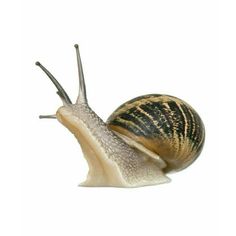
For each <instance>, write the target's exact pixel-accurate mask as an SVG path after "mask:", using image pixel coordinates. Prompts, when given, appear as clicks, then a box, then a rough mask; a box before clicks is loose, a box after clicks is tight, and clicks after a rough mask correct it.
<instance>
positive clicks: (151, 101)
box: [107, 94, 205, 172]
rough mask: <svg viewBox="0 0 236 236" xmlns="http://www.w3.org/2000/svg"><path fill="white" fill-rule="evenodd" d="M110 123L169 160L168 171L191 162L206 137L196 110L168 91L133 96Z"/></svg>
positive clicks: (119, 109) (113, 114)
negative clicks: (163, 93) (162, 93)
mask: <svg viewBox="0 0 236 236" xmlns="http://www.w3.org/2000/svg"><path fill="white" fill-rule="evenodd" d="M107 124H108V126H109V127H110V129H112V130H114V131H116V132H118V133H120V134H122V135H125V136H127V137H129V138H132V139H133V140H134V141H136V142H137V143H139V144H142V145H143V146H145V147H146V148H148V149H149V150H151V151H152V152H154V153H156V154H158V155H159V156H160V157H161V158H162V159H163V160H164V161H165V162H166V164H167V167H166V168H165V171H166V172H169V171H172V170H174V171H178V170H181V169H183V168H185V167H187V166H188V165H190V164H191V163H192V162H193V161H194V160H195V159H196V158H197V157H198V156H199V154H200V152H201V150H202V147H203V144H204V140H205V129H204V125H203V122H202V120H201V118H200V116H199V115H198V114H197V112H196V111H195V110H194V109H193V108H192V107H191V106H190V105H189V104H187V103H186V102H184V101H183V100H181V99H179V98H176V97H173V96H169V95H160V94H150V95H144V96H140V97H137V98H134V99H132V100H130V101H128V102H126V103H124V104H122V105H121V106H120V107H118V108H117V109H116V110H115V111H114V112H113V113H112V115H111V116H110V117H109V118H108V120H107Z"/></svg>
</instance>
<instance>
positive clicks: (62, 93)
mask: <svg viewBox="0 0 236 236" xmlns="http://www.w3.org/2000/svg"><path fill="white" fill-rule="evenodd" d="M35 65H36V66H39V67H40V68H41V69H42V70H43V71H44V72H45V74H46V75H47V76H48V78H49V79H50V80H51V81H52V82H53V84H54V85H55V87H56V88H57V89H58V92H57V94H58V95H59V96H60V98H61V99H62V101H63V102H64V103H66V104H72V102H71V100H70V98H69V96H68V95H67V93H66V91H65V90H64V88H63V87H62V86H61V84H60V83H59V82H58V81H57V80H56V78H55V77H54V76H53V75H52V74H51V73H50V72H49V71H48V70H47V69H46V68H45V67H44V66H43V65H42V64H41V63H40V62H38V61H37V62H36V63H35Z"/></svg>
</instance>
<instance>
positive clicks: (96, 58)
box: [1, 0, 235, 236]
mask: <svg viewBox="0 0 236 236" xmlns="http://www.w3.org/2000/svg"><path fill="white" fill-rule="evenodd" d="M14 6H15V9H16V10H14V9H12V8H10V7H9V10H10V11H11V12H12V15H11V17H10V20H9V21H6V22H7V24H5V28H4V29H6V30H7V32H8V33H9V32H10V31H12V32H10V33H12V35H11V36H9V37H8V38H7V40H6V41H7V42H8V43H9V44H11V45H9V47H8V46H6V44H2V45H1V47H2V49H3V50H2V51H4V52H5V50H4V49H8V53H6V56H5V58H4V59H3V60H2V61H3V62H9V63H11V64H9V65H7V66H4V67H3V68H2V70H3V73H5V75H8V76H9V75H10V77H9V80H8V83H7V86H6V88H5V84H4V86H3V87H2V94H1V95H3V96H4V100H2V101H4V102H3V105H2V106H3V109H4V113H3V114H4V118H5V119H4V122H2V124H1V125H2V126H3V130H5V129H6V131H7V132H6V135H5V139H4V140H7V141H9V142H7V144H6V145H3V146H4V147H3V150H4V152H5V153H9V154H10V155H9V154H8V155H7V156H9V160H6V161H5V162H7V161H8V162H7V164H5V162H3V164H2V166H3V171H2V172H1V175H2V177H1V179H2V180H4V181H3V184H2V187H4V189H6V190H7V191H6V192H8V191H9V194H7V195H5V194H3V200H2V203H3V208H2V209H4V210H5V211H4V215H3V218H2V219H3V220H2V222H3V227H2V228H1V230H3V233H2V234H1V235H19V232H20V229H19V222H20V220H19V219H18V220H17V221H16V222H17V223H13V219H14V218H16V217H17V216H18V215H17V213H14V212H15V211H16V210H17V209H18V206H19V203H20V201H19V198H20V197H19V191H20V182H19V178H20V173H19V168H18V164H20V160H21V179H22V184H21V192H22V194H21V196H22V201H21V216H19V217H21V222H22V227H21V228H22V229H21V230H22V236H32V235H33V236H42V235H43V236H47V235H50V236H51V235H57V236H61V235H66V236H69V235H70V236H74V235H85V236H87V235H104V236H106V235H115V236H116V235H161V236H166V235H167V236H169V235H176V236H178V235H181V236H185V235H193V236H195V235H196V236H197V235H234V233H233V231H232V227H230V223H232V222H233V217H232V216H231V214H234V209H235V204H233V202H232V204H231V199H233V197H234V196H235V195H234V194H233V193H232V191H231V193H229V194H227V192H226V191H228V190H230V188H231V189H232V188H233V187H234V186H235V185H233V184H235V183H234V182H233V183H232V185H231V183H230V176H229V177H228V181H227V182H225V181H223V180H222V179H223V177H224V174H223V172H222V171H221V170H222V169H225V167H227V169H228V170H229V169H230V170H231V166H233V163H232V164H231V162H230V164H229V162H226V161H222V159H220V158H222V157H225V156H226V157H227V156H230V155H231V156H232V153H231V151H230V147H229V148H224V150H222V151H220V150H219V147H220V146H222V145H223V144H222V142H221V141H222V140H225V137H227V140H226V141H227V143H228V144H230V143H231V146H233V145H234V144H233V139H232V138H230V136H226V135H225V136H223V131H222V134H220V132H221V130H222V125H224V124H226V123H225V120H222V118H219V113H221V109H222V108H223V106H224V108H225V109H227V108H228V107H229V105H228V102H227V101H228V100H230V98H231V95H232V93H231V94H230V93H229V94H227V96H225V95H222V93H223V92H224V91H225V89H224V87H223V86H222V87H221V89H220V86H219V84H218V81H219V77H220V80H221V81H222V82H224V81H226V80H225V79H226V78H234V77H233V76H232V74H230V72H229V70H228V68H230V67H233V66H234V67H235V56H233V54H231V51H232V50H235V46H232V47H230V49H229V50H231V51H230V53H229V55H230V56H231V57H232V58H231V59H232V60H229V61H230V63H226V60H228V59H229V57H228V54H227V53H228V50H226V49H225V48H224V47H220V48H219V44H220V45H221V44H222V43H223V44H224V45H225V46H227V44H228V43H233V42H235V41H234V40H233V39H235V33H234V30H235V28H233V26H234V22H233V24H232V27H231V26H229V25H228V24H225V25H223V24H222V22H221V23H220V24H219V22H218V21H219V17H220V19H222V20H225V19H227V20H228V21H229V22H231V23H232V20H234V18H231V15H232V14H233V13H234V11H233V9H232V8H231V6H230V5H226V6H221V5H220V10H221V11H220V12H221V13H222V14H221V13H220V15H219V13H218V10H219V6H218V2H217V1H213V0H212V1H210V0H204V1H203V0H199V1H187V0H186V1H184V0H180V1H174V0H170V1H121V0H120V1H104V0H102V1H81V0H79V1H78V0H77V1H69V0H67V1H46V0H41V1H26V0H25V1H22V2H21V5H14ZM17 7H19V8H21V16H19V17H18V16H17V14H16V13H17ZM223 14H224V15H223ZM19 22H21V26H18V24H19ZM219 27H220V34H219V32H218V31H219ZM13 29H14V30H13ZM20 35H21V44H20V45H19V42H18V40H19V36H20ZM3 37H5V35H4V36H3ZM13 43H14V44H13ZM75 43H78V44H79V45H80V50H81V56H82V62H83V67H84V74H85V79H86V85H87V95H88V101H89V104H90V106H91V107H92V108H93V109H94V110H95V112H96V113H97V114H98V115H99V116H100V117H101V118H103V119H104V120H106V118H107V117H108V116H109V115H110V113H111V112H112V111H113V110H114V109H115V108H116V107H117V106H119V105H120V104H121V103H123V102H125V101H126V100H128V99H131V98H133V97H135V96H138V95H142V94H147V93H165V94H171V95H174V96H177V97H180V98H182V99H183V100H185V101H187V102H188V103H190V104H191V105H192V106H193V107H194V108H195V109H196V110H197V111H198V112H199V114H200V116H201V117H202V119H203V121H204V123H205V127H206V142H205V147H204V150H203V152H202V154H201V156H200V157H199V159H198V160H197V161H196V162H195V163H194V164H193V165H192V166H190V167H189V168H187V169H186V170H184V171H182V172H179V173H176V174H172V175H170V178H171V179H172V182H171V183H169V184H164V185H159V186H152V187H143V188H137V189H120V188H83V187H78V184H79V183H80V182H82V181H83V180H84V179H85V177H86V173H87V164H86V162H85V160H84V158H83V156H82V153H81V150H80V147H79V145H78V143H77V141H76V140H75V138H74V137H73V135H71V134H70V133H69V132H68V131H67V130H66V129H65V128H64V127H62V126H61V124H59V123H58V122H57V121H56V120H39V119H38V115H39V114H53V113H55V111H56V110H57V108H58V107H59V106H61V102H60V99H59V98H58V96H57V95H56V94H55V92H56V89H55V88H54V87H53V85H52V84H51V83H50V81H49V80H48V79H47V77H46V76H45V75H44V74H43V73H42V71H40V70H39V68H38V67H36V66H35V65H34V62H35V61H36V60H39V61H40V62H42V64H44V65H45V66H46V67H47V68H48V69H49V70H50V71H51V72H52V73H53V74H54V75H55V77H56V78H58V80H59V81H60V82H61V83H62V85H63V86H64V87H65V89H66V91H67V92H68V94H69V95H70V97H71V98H72V100H73V101H74V100H75V99H76V96H77V91H78V79H77V68H76V58H75V51H74V48H73V45H74V44H75ZM7 45H8V44H7ZM18 45H19V47H18ZM15 52H17V53H16V54H14V57H13V53H15ZM18 53H20V55H21V58H20V62H21V63H20V67H21V72H22V73H21V74H22V76H21V77H20V78H19V76H18V77H15V76H14V77H13V73H14V72H16V73H18V75H19V69H20V68H19V67H17V64H18V63H17V54H18ZM219 54H220V55H219ZM234 55H235V54H234ZM15 56H16V58H15ZM14 64H16V65H15V66H14V67H13V66H12V65H14ZM13 68H14V69H13ZM219 68H220V70H219ZM2 78H5V76H4V77H2ZM12 78H14V80H12ZM18 85H19V87H18ZM9 91H11V95H9ZM220 91H221V92H222V93H221V92H220ZM232 91H233V90H232ZM221 96H223V98H224V99H222V97H221ZM6 98H7V99H6ZM220 98H221V99H220ZM219 100H221V103H219ZM222 100H223V102H222ZM5 101H8V102H5ZM229 108H230V107H229ZM12 113H13V115H9V114H12ZM227 114H229V113H228V112H227ZM230 114H231V115H229V119H232V113H230ZM16 119H17V121H16ZM9 127H10V131H9ZM19 127H20V130H19ZM18 130H19V131H18ZM219 136H220V137H221V138H220V139H219ZM222 137H224V138H222ZM232 137H233V136H232ZM220 140H221V141H220ZM230 140H231V142H230ZM229 146H230V145H229ZM5 149H6V150H5ZM19 149H21V154H20V155H19V152H20V150H19ZM4 156H6V155H4ZM222 166H223V167H224V168H222ZM219 170H220V171H219ZM229 172H230V173H232V172H233V168H232V171H229ZM5 173H6V174H8V175H7V176H8V177H6V176H5V175H4V174H5ZM231 179H232V178H231ZM219 180H221V183H224V187H223V188H221V189H220V191H221V192H223V193H224V194H226V195H225V196H224V202H223V204H221V205H220V206H219ZM227 183H228V184H227ZM226 189H227V190H226ZM4 193H5V191H4ZM224 194H223V195H224ZM16 196H17V197H16ZM221 200H223V198H222V199H221ZM13 211H14V212H13ZM226 220H227V224H224V221H226ZM231 226H232V225H231Z"/></svg>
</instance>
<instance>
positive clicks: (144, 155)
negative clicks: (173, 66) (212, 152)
mask: <svg viewBox="0 0 236 236" xmlns="http://www.w3.org/2000/svg"><path fill="white" fill-rule="evenodd" d="M75 48H76V53H77V62H78V72H79V81H80V89H79V95H78V98H77V101H76V103H75V104H72V102H71V100H70V98H69V96H68V95H67V93H66V92H65V90H64V89H63V88H62V86H61V85H60V84H59V83H58V81H57V80H56V79H55V78H54V77H53V76H52V74H51V73H50V72H49V71H48V70H47V69H46V68H45V67H43V66H42V65H41V64H40V63H39V62H37V63H36V65H38V66H39V67H40V68H41V69H42V70H43V71H44V72H45V73H46V74H47V75H48V77H49V78H50V79H51V81H52V82H53V83H54V85H55V86H56V88H57V89H58V92H57V93H58V95H59V96H60V98H61V99H62V102H63V106H62V107H60V108H59V109H58V110H57V112H56V114H55V115H51V116H40V118H56V119H57V120H58V121H59V122H60V123H62V124H63V125H64V126H65V127H66V128H68V129H69V131H70V132H71V133H73V134H74V136H75V137H76V139H77V140H78V142H79V143H80V146H81V149H82V152H83V154H84V157H85V158H86V160H87V162H88V166H89V172H88V175H87V179H86V181H85V182H84V183H82V184H81V185H83V186H114V187H139V186H145V185H154V184H160V183H166V182H169V181H170V179H169V178H168V177H167V176H166V173H168V172H170V171H178V170H181V169H183V168H185V167H187V166H188V165H190V164H191V163H192V162H193V161H194V160H195V159H196V158H197V157H198V155H199V154H200V152H201V150H202V147H203V143H204V137H205V133H204V125H203V123H202V121H201V118H200V117H199V115H198V114H197V113H196V111H195V110H194V109H193V108H192V107H191V106H189V105H188V104H187V103H186V102H184V101H182V100H180V99H178V98H175V97H172V96H168V95H158V94H151V95H144V96H140V97H137V98H135V99H132V100H130V101H128V102H126V103H124V104H122V105H121V106H120V107H119V108H117V109H116V110H115V111H114V112H113V113H112V114H111V116H110V117H109V118H108V120H107V122H104V121H103V120H102V119H101V118H100V117H99V116H98V115H97V114H96V113H95V112H94V111H93V110H92V109H91V108H90V107H89V105H88V102H87V97H86V88H85V82H84V76H83V70H82V63H81V59H80V54H79V48H78V45H75Z"/></svg>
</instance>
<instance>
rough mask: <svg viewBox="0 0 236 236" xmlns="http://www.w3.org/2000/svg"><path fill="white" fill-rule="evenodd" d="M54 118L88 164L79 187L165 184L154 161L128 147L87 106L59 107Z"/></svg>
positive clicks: (163, 177)
mask: <svg viewBox="0 0 236 236" xmlns="http://www.w3.org/2000/svg"><path fill="white" fill-rule="evenodd" d="M56 115H57V119H58V120H59V122H61V123H62V124H63V125H64V126H65V127H67V128H68V129H69V130H70V131H71V132H72V133H73V134H74V135H75V137H76V138H77V140H78V141H79V143H80V145H81V148H82V151H83V153H84V156H85V158H86V160H87V162H88V166H89V172H88V176H87V180H86V181H85V182H84V183H82V185H83V186H115V187H138V186H144V185H154V184H160V183H165V182H169V178H168V177H166V176H165V175H164V174H163V172H162V170H161V166H160V165H159V163H158V161H156V160H155V159H153V158H150V157H149V156H148V155H147V154H145V153H143V152H141V151H139V150H138V149H136V148H135V147H130V146H129V145H128V144H127V143H126V142H125V141H123V140H122V139H121V138H120V137H118V136H117V135H116V134H115V133H114V132H113V131H111V130H110V129H109V128H108V127H107V125H106V124H105V123H104V122H103V121H102V120H101V119H100V118H99V117H98V116H97V115H96V114H95V113H94V112H93V111H92V110H91V109H90V108H89V107H88V105H87V104H76V105H69V106H63V107H61V108H59V109H58V111H57V114H56Z"/></svg>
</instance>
